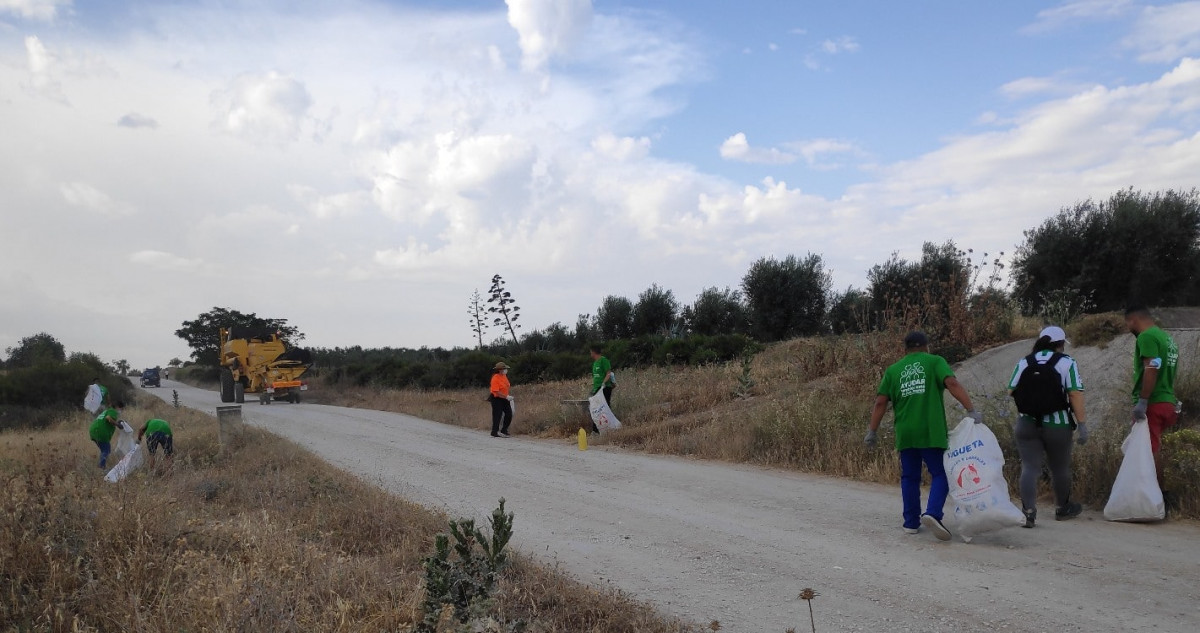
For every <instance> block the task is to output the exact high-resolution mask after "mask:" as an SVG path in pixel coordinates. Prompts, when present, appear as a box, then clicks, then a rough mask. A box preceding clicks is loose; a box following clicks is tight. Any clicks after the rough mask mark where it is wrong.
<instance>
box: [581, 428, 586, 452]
mask: <svg viewBox="0 0 1200 633" xmlns="http://www.w3.org/2000/svg"><path fill="white" fill-rule="evenodd" d="M579 450H581V451H586V450H587V431H585V430H583V429H579Z"/></svg>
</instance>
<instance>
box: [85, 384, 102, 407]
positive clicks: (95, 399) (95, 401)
mask: <svg viewBox="0 0 1200 633" xmlns="http://www.w3.org/2000/svg"><path fill="white" fill-rule="evenodd" d="M103 402H104V390H103V389H101V388H100V385H92V386H90V387H88V389H87V393H86V394H84V396H83V408H84V409H87V410H88V412H89V413H98V412H99V411H100V406H101V404H103Z"/></svg>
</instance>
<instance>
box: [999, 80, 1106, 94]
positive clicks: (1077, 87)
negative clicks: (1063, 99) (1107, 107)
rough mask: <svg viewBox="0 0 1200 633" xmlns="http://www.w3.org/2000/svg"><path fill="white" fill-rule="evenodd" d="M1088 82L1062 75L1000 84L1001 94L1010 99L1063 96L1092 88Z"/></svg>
mask: <svg viewBox="0 0 1200 633" xmlns="http://www.w3.org/2000/svg"><path fill="white" fill-rule="evenodd" d="M1091 87H1092V86H1090V85H1088V84H1083V83H1080V82H1076V81H1071V80H1068V79H1064V78H1062V77H1022V78H1020V79H1015V80H1013V81H1010V82H1008V83H1006V84H1004V85H1003V86H1000V94H1002V95H1004V96H1005V97H1008V98H1009V99H1022V98H1025V97H1041V96H1062V95H1066V94H1072V93H1077V92H1082V91H1085V90H1087V89H1088V88H1091Z"/></svg>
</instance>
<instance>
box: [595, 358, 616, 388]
mask: <svg viewBox="0 0 1200 633" xmlns="http://www.w3.org/2000/svg"><path fill="white" fill-rule="evenodd" d="M611 371H612V363H610V362H608V359H607V358H605V357H603V356H601V357H600V358H597V359H596V362H594V363H592V393H596V392H597V391H600V388H601V387H610V386H613V384H612V381H611V380H608V374H609V372H611Z"/></svg>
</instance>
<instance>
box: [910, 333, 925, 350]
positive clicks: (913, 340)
mask: <svg viewBox="0 0 1200 633" xmlns="http://www.w3.org/2000/svg"><path fill="white" fill-rule="evenodd" d="M928 345H929V337H928V336H925V333H924V332H921V331H913V332H909V333H908V336H905V337H904V347H906V348H908V349H916V348H918V347H927V346H928Z"/></svg>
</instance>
